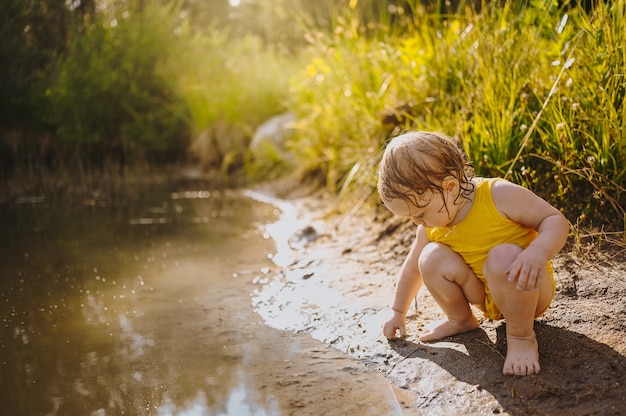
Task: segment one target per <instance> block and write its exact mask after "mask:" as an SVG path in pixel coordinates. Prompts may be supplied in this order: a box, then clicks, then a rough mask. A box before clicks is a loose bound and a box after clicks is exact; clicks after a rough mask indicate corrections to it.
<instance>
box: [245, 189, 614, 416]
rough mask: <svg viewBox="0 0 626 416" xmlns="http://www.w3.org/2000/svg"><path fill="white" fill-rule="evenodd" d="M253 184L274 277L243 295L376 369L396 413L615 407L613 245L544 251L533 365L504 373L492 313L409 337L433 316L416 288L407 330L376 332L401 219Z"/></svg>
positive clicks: (610, 411)
mask: <svg viewBox="0 0 626 416" xmlns="http://www.w3.org/2000/svg"><path fill="white" fill-rule="evenodd" d="M295 189H296V190H297V188H295ZM258 191H259V192H261V193H263V194H271V195H275V196H277V197H279V198H281V199H282V202H280V204H282V205H281V207H282V209H283V213H284V215H283V219H282V220H281V221H279V222H278V223H276V224H273V225H272V226H271V227H268V232H269V233H270V234H272V235H273V236H274V237H275V238H276V239H277V241H279V248H280V245H281V244H282V251H280V250H279V253H278V254H277V256H276V258H275V262H276V264H277V266H276V268H275V270H273V272H274V275H273V277H272V278H271V279H268V281H267V282H266V283H265V284H263V285H261V287H260V288H258V289H257V290H256V291H255V292H254V293H253V295H252V296H253V299H252V301H253V305H254V306H255V309H256V311H257V312H258V313H259V315H261V317H262V318H263V319H264V321H265V323H266V324H268V325H270V326H272V327H274V328H277V329H280V330H286V331H291V332H294V333H307V334H310V335H311V336H312V337H313V338H315V339H318V340H321V341H323V342H324V343H326V344H328V345H330V346H333V347H334V348H336V349H337V350H339V351H341V352H344V353H346V354H348V355H350V356H352V357H355V358H357V359H358V360H360V361H361V362H362V363H364V365H366V366H367V367H369V368H375V369H376V370H378V371H380V372H382V373H384V374H385V375H386V377H387V379H388V380H389V381H390V382H391V384H392V387H393V390H394V392H395V395H396V398H397V400H398V402H399V403H400V406H401V407H402V413H403V414H407V415H453V414H464V415H488V414H489V415H490V414H501V415H624V414H626V279H625V277H626V267H625V265H624V264H623V262H622V259H623V258H624V255H623V253H620V252H619V251H616V250H601V249H596V248H592V249H591V250H588V252H587V253H585V254H584V255H581V254H577V253H576V252H575V251H573V250H572V249H567V250H564V251H563V252H561V253H560V254H559V255H558V256H557V257H556V258H555V260H554V266H555V273H556V280H557V293H556V297H555V299H554V301H553V303H552V305H551V307H550V309H549V310H548V311H547V313H546V314H544V315H543V316H542V317H541V318H539V319H538V320H537V321H536V325H535V331H536V333H537V337H538V342H539V352H540V356H541V358H540V360H541V361H540V364H541V372H540V374H537V375H532V376H527V377H518V376H504V375H503V374H502V365H503V362H504V354H505V351H506V338H505V323H504V322H502V321H490V320H486V319H484V318H480V314H479V313H477V316H478V317H479V318H480V319H481V323H480V327H479V328H478V329H477V330H474V331H472V332H469V333H466V334H462V335H457V336H453V337H449V338H446V339H444V340H442V341H438V342H429V343H423V342H420V341H419V340H418V335H419V333H420V332H421V328H422V327H423V326H424V325H425V324H427V323H428V322H430V321H431V320H434V319H439V318H441V317H442V316H443V314H442V312H441V310H440V309H439V307H438V306H437V305H436V304H435V302H434V301H433V299H432V298H431V297H430V295H429V294H428V292H427V290H426V289H425V288H424V289H422V291H421V292H420V293H419V295H418V297H417V299H416V301H415V307H413V308H411V310H410V311H409V314H408V319H407V324H408V331H409V336H408V338H407V339H406V340H396V341H387V340H386V339H385V338H384V337H383V336H382V330H381V324H382V322H384V321H385V320H386V317H387V314H388V313H389V312H388V306H389V304H390V302H391V301H392V296H393V290H394V284H395V279H396V273H397V271H398V270H399V268H400V265H401V263H402V261H403V259H404V256H405V255H406V253H407V251H408V248H409V245H410V243H411V241H412V236H413V235H414V226H413V225H412V224H411V223H409V222H407V221H406V220H403V219H400V218H393V217H390V216H388V215H387V214H386V213H384V212H383V211H381V212H379V213H374V212H368V211H367V210H366V209H364V208H362V207H359V206H358V205H357V206H354V207H347V208H346V207H343V208H345V209H344V210H342V212H343V213H342V214H338V213H337V209H336V208H337V203H336V201H333V200H331V198H330V197H325V196H323V195H319V194H316V195H313V196H312V195H310V194H306V193H305V192H301V191H294V188H293V187H292V186H291V185H290V184H289V183H283V184H279V185H277V184H273V185H272V186H269V187H268V186H266V187H262V188H259V190H258ZM280 204H279V205H280ZM281 241H282V243H281ZM309 393H310V394H315V392H314V391H311V392H309Z"/></svg>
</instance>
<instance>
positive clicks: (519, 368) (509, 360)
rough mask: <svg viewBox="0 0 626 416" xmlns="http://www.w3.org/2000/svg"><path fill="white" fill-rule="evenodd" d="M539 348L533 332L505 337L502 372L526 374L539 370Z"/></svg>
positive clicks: (518, 374)
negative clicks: (526, 334) (521, 335)
mask: <svg viewBox="0 0 626 416" xmlns="http://www.w3.org/2000/svg"><path fill="white" fill-rule="evenodd" d="M539 369H540V367H539V349H538V345H537V339H536V338H535V334H534V333H533V334H532V335H529V336H527V337H516V336H512V335H507V337H506V360H504V367H503V368H502V372H503V373H504V374H510V375H513V374H514V375H517V376H526V375H530V374H537V373H538V372H539Z"/></svg>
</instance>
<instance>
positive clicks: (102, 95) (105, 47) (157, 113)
mask: <svg viewBox="0 0 626 416" xmlns="http://www.w3.org/2000/svg"><path fill="white" fill-rule="evenodd" d="M171 14H172V12H171V11H170V10H169V9H168V8H150V7H146V8H144V9H143V10H142V12H141V13H128V14H124V15H120V16H119V18H111V20H110V21H105V22H102V23H101V24H99V25H94V26H93V27H91V28H90V29H89V30H88V31H86V33H83V34H81V36H75V37H73V38H72V39H71V43H70V47H69V51H68V54H66V55H65V56H64V57H63V58H61V59H59V62H58V64H57V67H56V78H55V82H54V83H53V84H52V86H51V87H50V88H49V89H48V90H47V94H48V97H49V100H50V102H51V106H50V110H51V112H50V116H49V121H50V124H52V125H55V126H57V135H58V137H59V138H60V139H62V140H66V141H70V142H74V143H82V144H85V143H87V144H89V145H90V146H92V147H94V148H96V149H100V150H101V151H105V152H111V153H114V154H118V155H120V157H122V158H123V159H126V158H129V157H131V156H134V155H136V154H137V153H142V152H146V151H161V152H164V151H170V152H171V151H174V152H178V153H179V154H180V152H181V150H184V148H185V141H184V138H185V135H186V134H187V132H186V128H185V125H184V117H185V111H184V108H182V106H181V105H180V103H179V99H178V97H177V95H176V91H175V90H174V88H173V83H172V80H173V79H174V77H175V74H174V73H172V72H168V71H167V67H166V63H167V59H172V58H174V57H175V53H176V50H177V48H178V39H176V38H174V37H172V36H170V34H171V33H172V32H173V30H174V27H173V23H174V22H173V21H172V20H171V19H170V16H171Z"/></svg>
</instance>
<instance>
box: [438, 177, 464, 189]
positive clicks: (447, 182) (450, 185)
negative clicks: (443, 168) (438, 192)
mask: <svg viewBox="0 0 626 416" xmlns="http://www.w3.org/2000/svg"><path fill="white" fill-rule="evenodd" d="M460 186H461V184H460V183H459V180H458V179H457V178H455V177H454V176H452V175H448V176H446V177H445V178H444V179H443V181H442V182H441V187H442V188H443V189H444V190H445V191H448V192H453V193H454V192H458V190H459V187H460Z"/></svg>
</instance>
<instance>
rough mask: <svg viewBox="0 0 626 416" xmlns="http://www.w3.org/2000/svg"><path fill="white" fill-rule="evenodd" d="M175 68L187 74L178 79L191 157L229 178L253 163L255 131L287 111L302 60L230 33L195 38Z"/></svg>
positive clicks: (256, 166)
mask: <svg viewBox="0 0 626 416" xmlns="http://www.w3.org/2000/svg"><path fill="white" fill-rule="evenodd" d="M173 64H175V65H176V66H178V67H180V73H182V74H184V75H183V76H181V77H179V78H178V80H177V90H178V91H179V92H180V93H181V95H182V97H183V100H184V102H185V104H186V107H187V108H188V110H189V120H188V124H189V125H190V126H192V129H193V131H192V140H191V146H190V151H191V154H192V155H193V156H194V157H195V158H196V159H197V160H198V161H199V162H200V163H201V164H202V165H203V166H205V167H208V168H211V167H219V168H221V169H222V170H223V171H224V173H225V176H226V177H227V176H228V175H229V173H230V174H231V175H232V172H233V171H234V170H236V169H237V168H241V167H242V166H243V165H244V164H246V165H247V169H248V170H249V171H250V170H255V169H256V170H257V171H258V170H263V169H262V167H261V166H260V164H262V162H257V163H256V164H255V163H251V161H250V157H251V155H250V152H249V151H248V150H247V149H248V144H249V142H250V138H251V137H252V135H253V134H254V131H255V129H256V128H257V127H258V126H259V125H260V124H262V123H263V122H264V121H266V120H267V119H268V118H270V117H271V116H274V115H276V114H278V113H280V112H283V111H285V103H286V99H287V94H288V80H289V77H290V74H292V73H294V72H295V71H296V69H297V68H298V65H300V64H299V61H298V60H297V59H294V58H293V57H290V56H287V55H285V54H284V53H282V52H279V51H278V50H277V49H275V48H273V47H272V46H271V45H265V44H263V43H262V42H261V40H260V39H259V38H258V37H255V36H247V37H243V38H239V39H236V40H232V39H231V38H230V37H229V36H228V31H227V30H226V29H213V30H211V31H207V32H206V33H205V34H203V35H195V36H193V37H192V38H191V41H190V42H188V49H187V50H186V51H185V53H184V55H182V56H179V59H177V60H175V61H173Z"/></svg>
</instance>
